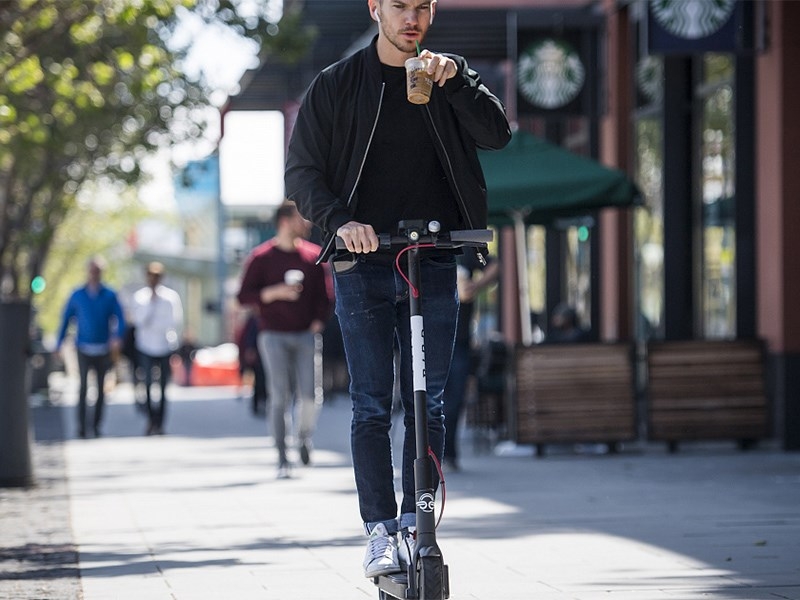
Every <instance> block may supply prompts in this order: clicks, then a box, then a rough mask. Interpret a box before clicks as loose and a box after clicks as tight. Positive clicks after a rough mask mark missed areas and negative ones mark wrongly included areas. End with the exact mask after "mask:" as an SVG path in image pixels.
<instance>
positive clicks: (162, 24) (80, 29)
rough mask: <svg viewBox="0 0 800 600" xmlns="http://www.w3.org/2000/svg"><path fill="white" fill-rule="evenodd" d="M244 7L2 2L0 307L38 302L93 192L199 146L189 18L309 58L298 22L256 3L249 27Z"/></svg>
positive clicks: (225, 3)
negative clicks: (146, 163)
mask: <svg viewBox="0 0 800 600" xmlns="http://www.w3.org/2000/svg"><path fill="white" fill-rule="evenodd" d="M239 4H240V3H239V2H234V1H231V0H2V10H0V297H14V296H23V295H26V294H29V293H30V281H31V280H32V278H33V277H35V276H36V275H38V274H40V272H41V270H42V269H43V268H44V262H45V257H46V256H47V253H48V250H49V249H50V247H51V245H52V242H53V237H54V234H55V232H56V230H57V228H58V227H59V225H60V224H61V223H62V222H63V221H64V219H65V217H66V216H67V214H68V212H69V211H70V210H71V208H72V207H73V206H74V205H75V203H76V198H77V195H78V192H79V191H80V189H81V188H82V186H84V184H86V183H87V182H91V181H97V180H100V179H107V180H112V181H117V182H121V183H123V184H126V185H136V184H138V183H140V182H141V180H142V177H143V175H142V169H141V161H142V160H143V159H145V158H146V157H147V156H148V155H149V154H151V153H152V152H153V151H154V150H155V149H157V148H163V147H165V146H169V145H172V144H180V143H183V142H185V141H188V140H191V139H195V138H199V137H201V136H202V134H203V127H204V124H203V121H202V118H201V117H200V115H201V114H202V110H201V109H203V108H205V107H207V106H208V104H209V98H210V95H211V92H213V91H214V90H211V89H209V86H208V85H207V83H206V82H205V81H204V79H203V77H202V74H201V75H199V76H198V77H196V78H190V77H188V76H187V75H186V74H185V73H183V72H182V71H181V66H182V61H184V59H185V58H186V56H187V53H188V51H189V47H178V46H176V45H175V42H174V40H175V39H176V38H175V36H174V34H175V31H176V28H177V27H178V25H179V21H180V16H181V15H182V14H186V11H192V12H194V13H196V14H197V15H199V16H200V17H201V18H202V19H203V20H204V21H205V22H207V23H212V24H216V25H221V26H225V27H229V28H232V29H233V30H234V31H235V32H237V33H238V34H239V35H242V36H245V37H248V38H250V39H252V40H254V41H255V42H256V43H258V44H259V47H261V48H262V53H276V52H277V53H280V52H283V50H281V48H286V58H287V60H294V59H296V57H297V56H299V55H301V54H302V53H303V52H304V44H306V40H310V39H311V35H312V34H309V33H307V32H306V33H304V32H303V30H302V27H301V26H300V23H299V20H298V18H297V17H296V15H295V16H293V17H292V18H290V19H288V20H287V25H286V27H283V28H282V27H281V23H278V24H275V23H270V22H269V21H268V20H267V18H266V8H263V7H262V8H261V9H260V10H261V12H258V11H255V12H254V11H253V9H252V8H253V3H249V4H248V5H247V6H249V8H248V11H249V12H247V14H243V15H240V14H239V12H240V9H239ZM242 5H243V6H244V5H245V4H244V3H242ZM255 6H256V7H259V6H261V4H260V3H256V4H255ZM292 35H296V36H298V37H297V39H296V40H294V41H290V40H288V37H290V36H292ZM176 123H180V125H181V126H180V127H176V126H175V124H176ZM83 231H84V232H85V231H87V230H86V229H84V230H83ZM78 235H80V233H79V234H78ZM48 286H50V282H49V281H48ZM48 289H49V287H48Z"/></svg>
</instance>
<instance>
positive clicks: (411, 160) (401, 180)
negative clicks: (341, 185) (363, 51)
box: [354, 65, 463, 233]
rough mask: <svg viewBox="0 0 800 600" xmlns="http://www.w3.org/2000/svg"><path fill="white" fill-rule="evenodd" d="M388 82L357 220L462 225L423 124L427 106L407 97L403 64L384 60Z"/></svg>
mask: <svg viewBox="0 0 800 600" xmlns="http://www.w3.org/2000/svg"><path fill="white" fill-rule="evenodd" d="M382 70H383V79H384V82H385V83H386V87H385V91H384V96H383V105H382V107H381V113H380V117H379V118H378V124H377V127H376V129H375V135H374V137H373V139H372V143H371V145H370V148H369V152H368V154H367V159H366V162H365V164H364V170H363V172H362V175H361V180H360V183H359V185H358V206H357V208H356V213H355V216H354V218H355V220H356V221H358V222H360V223H367V224H370V225H372V226H373V228H374V229H375V231H376V233H397V224H398V222H400V221H401V220H409V219H423V220H426V221H430V220H437V221H439V222H440V223H441V224H442V231H453V230H457V229H463V225H462V223H461V218H460V213H459V211H458V208H457V204H456V201H455V198H454V196H453V192H452V190H451V189H450V184H449V183H448V181H447V178H446V176H445V173H444V170H443V168H442V165H441V163H440V161H439V157H438V156H437V155H436V150H435V148H434V145H433V140H432V139H431V134H430V133H429V131H428V126H427V125H426V123H425V114H424V111H425V107H424V106H418V105H416V104H412V103H411V102H409V101H408V100H407V98H406V74H405V68H403V67H389V66H386V65H382Z"/></svg>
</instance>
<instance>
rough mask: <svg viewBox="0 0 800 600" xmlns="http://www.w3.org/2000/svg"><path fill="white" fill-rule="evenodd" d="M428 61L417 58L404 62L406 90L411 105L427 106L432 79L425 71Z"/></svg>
mask: <svg viewBox="0 0 800 600" xmlns="http://www.w3.org/2000/svg"><path fill="white" fill-rule="evenodd" d="M429 60H430V59H427V58H420V57H419V56H412V57H411V58H409V59H408V60H406V89H407V91H408V101H409V102H411V103H412V104H427V103H428V101H429V100H430V99H431V90H432V89H433V77H432V76H431V74H430V73H428V71H426V69H427V68H428V62H429Z"/></svg>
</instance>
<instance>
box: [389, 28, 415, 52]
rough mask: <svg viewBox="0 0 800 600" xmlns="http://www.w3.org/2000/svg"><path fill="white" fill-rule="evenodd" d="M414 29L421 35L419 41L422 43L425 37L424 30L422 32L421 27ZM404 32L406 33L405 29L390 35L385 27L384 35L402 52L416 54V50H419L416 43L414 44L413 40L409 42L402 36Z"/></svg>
mask: <svg viewBox="0 0 800 600" xmlns="http://www.w3.org/2000/svg"><path fill="white" fill-rule="evenodd" d="M413 31H414V32H415V33H418V34H419V35H420V37H419V39H418V40H417V41H418V42H419V43H420V44H421V43H422V40H423V37H424V34H423V32H421V31H420V30H419V29H414V30H413ZM403 33H405V30H403V31H400V32H399V33H398V34H396V35H389V33H388V32H387V31H386V29H385V28H384V29H383V34H384V36H385V37H386V39H387V40H389V43H390V44H391V45H392V46H394V47H395V48H397V49H398V50H399V51H400V52H402V53H404V54H416V52H417V48H416V44H414V42H413V41H412V42H407V41H406V40H405V39H404V38H402V37H400V36H401V35H402V34H403Z"/></svg>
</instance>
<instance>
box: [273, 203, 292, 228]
mask: <svg viewBox="0 0 800 600" xmlns="http://www.w3.org/2000/svg"><path fill="white" fill-rule="evenodd" d="M296 214H297V205H296V204H295V203H294V202H292V201H291V200H287V201H286V202H284V203H283V204H281V205H280V206H279V207H278V208H276V209H275V226H276V227H277V226H278V224H279V223H280V222H281V219H291V218H292V217H294V216H295V215H296Z"/></svg>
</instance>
